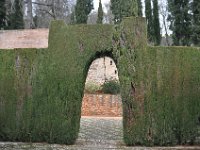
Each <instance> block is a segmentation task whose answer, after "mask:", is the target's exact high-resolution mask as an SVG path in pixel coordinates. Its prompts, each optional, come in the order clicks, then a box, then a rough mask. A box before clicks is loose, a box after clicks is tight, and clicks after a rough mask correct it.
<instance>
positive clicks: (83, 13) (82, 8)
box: [75, 0, 93, 24]
mask: <svg viewBox="0 0 200 150" xmlns="http://www.w3.org/2000/svg"><path fill="white" fill-rule="evenodd" d="M92 9H93V0H77V1H76V6H75V16H76V23H77V24H86V23H87V19H88V15H89V13H90V12H91V10H92Z"/></svg>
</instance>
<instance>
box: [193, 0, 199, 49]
mask: <svg viewBox="0 0 200 150" xmlns="http://www.w3.org/2000/svg"><path fill="white" fill-rule="evenodd" d="M192 13H193V18H192V24H193V26H192V41H193V44H194V45H195V46H200V1H199V0H193V2H192Z"/></svg>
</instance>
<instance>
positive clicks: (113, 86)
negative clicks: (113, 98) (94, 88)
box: [102, 80, 120, 94]
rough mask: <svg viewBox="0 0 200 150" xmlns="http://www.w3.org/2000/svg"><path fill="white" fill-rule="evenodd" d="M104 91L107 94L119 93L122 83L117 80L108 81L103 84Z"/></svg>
mask: <svg viewBox="0 0 200 150" xmlns="http://www.w3.org/2000/svg"><path fill="white" fill-rule="evenodd" d="M102 92H103V93H106V94H119V93H120V84H119V82H118V81H116V80H111V81H106V82H105V83H104V84H103V85H102Z"/></svg>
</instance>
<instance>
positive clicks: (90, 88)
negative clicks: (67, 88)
mask: <svg viewBox="0 0 200 150" xmlns="http://www.w3.org/2000/svg"><path fill="white" fill-rule="evenodd" d="M101 89H102V87H101V86H100V85H98V84H96V83H94V82H88V83H86V84H85V93H90V94H93V93H96V92H98V91H100V90H101Z"/></svg>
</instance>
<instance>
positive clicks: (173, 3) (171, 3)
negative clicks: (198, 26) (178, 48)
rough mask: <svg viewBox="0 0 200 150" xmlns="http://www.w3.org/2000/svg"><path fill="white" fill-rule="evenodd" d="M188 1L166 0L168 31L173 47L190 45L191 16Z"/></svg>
mask: <svg viewBox="0 0 200 150" xmlns="http://www.w3.org/2000/svg"><path fill="white" fill-rule="evenodd" d="M189 2H190V1H189V0H168V7H169V13H170V14H169V16H168V20H169V21H170V23H171V24H170V29H171V30H172V38H173V43H174V45H187V46H189V45H190V44H191V25H192V24H191V21H192V20H191V14H190V13H189V11H190V7H189V6H190V5H189V4H190V3H189Z"/></svg>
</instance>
